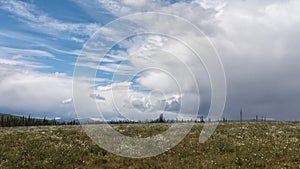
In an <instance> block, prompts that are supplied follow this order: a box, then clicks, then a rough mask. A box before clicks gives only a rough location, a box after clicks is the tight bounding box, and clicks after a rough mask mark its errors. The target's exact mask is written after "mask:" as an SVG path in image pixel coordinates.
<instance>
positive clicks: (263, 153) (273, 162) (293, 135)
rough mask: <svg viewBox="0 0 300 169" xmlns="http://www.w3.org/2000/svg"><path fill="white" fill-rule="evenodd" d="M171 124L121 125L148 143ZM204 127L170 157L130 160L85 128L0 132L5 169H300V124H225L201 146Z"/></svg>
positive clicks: (1, 163) (1, 164) (195, 130)
mask: <svg viewBox="0 0 300 169" xmlns="http://www.w3.org/2000/svg"><path fill="white" fill-rule="evenodd" d="M169 125H170V124H121V125H113V127H114V128H115V129H116V130H118V131H120V132H122V133H124V134H126V135H130V136H136V137H147V136H149V135H153V134H156V133H160V132H161V131H164V130H166V129H167V128H168V127H169ZM202 126H203V124H199V123H198V124H196V125H195V126H194V128H193V129H192V130H191V132H190V133H189V134H188V135H187V137H186V138H185V139H184V140H183V141H182V142H181V143H180V144H178V145H177V146H176V147H174V148H172V149H171V150H169V151H167V152H165V153H164V154H161V155H158V156H155V157H150V158H144V159H130V158H124V157H119V156H116V155H114V154H111V153H109V152H107V151H105V150H104V149H102V148H100V147H98V146H97V145H95V144H94V143H93V142H92V141H91V139H90V138H89V137H88V136H87V135H86V134H85V133H84V132H82V130H81V128H80V126H39V127H11V128H6V127H4V128H0V160H1V161H0V168H1V169H2V168H300V123H299V122H297V123H296V122H295V123H291V122H290V123H288V122H264V123H246V122H245V123H243V125H242V127H241V126H240V123H221V124H220V125H219V126H218V128H217V130H216V132H215V133H214V135H213V136H212V137H211V138H210V139H209V140H208V141H207V142H205V143H203V144H199V143H198V137H199V133H200V131H201V128H202Z"/></svg>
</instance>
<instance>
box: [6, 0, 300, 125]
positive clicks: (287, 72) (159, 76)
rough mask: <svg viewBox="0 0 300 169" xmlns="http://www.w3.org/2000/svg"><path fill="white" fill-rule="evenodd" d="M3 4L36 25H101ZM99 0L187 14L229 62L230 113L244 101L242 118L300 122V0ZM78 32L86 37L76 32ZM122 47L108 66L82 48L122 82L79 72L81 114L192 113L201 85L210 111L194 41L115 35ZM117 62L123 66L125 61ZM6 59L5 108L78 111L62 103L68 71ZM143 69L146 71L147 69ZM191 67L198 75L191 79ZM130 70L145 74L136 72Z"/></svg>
mask: <svg viewBox="0 0 300 169" xmlns="http://www.w3.org/2000/svg"><path fill="white" fill-rule="evenodd" d="M3 2H5V3H3V4H4V5H2V6H1V8H2V9H5V10H7V11H10V12H14V14H15V15H18V16H20V17H21V18H23V20H24V22H33V20H36V21H37V22H38V23H37V26H39V27H43V28H47V30H48V29H52V28H53V29H55V30H58V31H72V32H75V33H76V32H84V33H85V34H88V35H89V34H90V32H92V31H91V30H95V29H96V28H98V27H97V25H93V24H92V25H85V26H83V25H78V24H65V23H61V22H60V21H58V20H55V19H53V18H50V17H48V16H44V17H41V18H37V13H36V10H35V8H34V7H32V6H30V5H28V4H26V3H23V2H16V1H3ZM98 2H99V4H100V5H101V6H103V7H104V8H106V9H107V10H108V11H110V12H111V13H113V14H114V15H116V16H124V15H126V14H131V13H135V12H144V11H157V12H164V13H168V14H175V15H178V16H180V17H183V18H186V19H187V20H189V21H190V22H191V23H193V24H194V25H196V26H197V27H198V28H200V29H201V30H202V31H203V32H204V33H205V34H206V36H208V37H209V39H210V40H211V41H212V42H213V44H214V45H215V47H216V49H217V51H218V53H219V54H220V57H221V60H222V62H223V64H224V68H225V73H226V76H227V86H228V92H227V93H228V96H227V103H226V109H225V114H224V116H227V117H229V118H233V119H234V118H237V117H238V112H239V110H240V108H243V109H244V112H245V113H244V115H245V117H246V118H252V117H255V115H259V116H260V115H264V116H267V117H270V118H275V119H283V120H294V119H295V120H299V112H298V109H299V106H298V103H299V96H300V93H299V92H298V91H299V90H298V88H299V87H298V86H299V85H300V80H298V79H299V78H297V77H298V74H299V72H300V68H299V64H298V63H299V62H300V60H299V57H298V55H299V53H300V51H299V47H298V46H297V44H299V39H300V32H299V27H300V17H299V16H300V15H299V12H298V11H299V10H300V9H299V8H300V2H299V1H297V0H290V1H277V0H275V1H263V2H262V1H258V0H254V1H225V0H214V1H207V0H194V1H191V2H178V3H168V2H167V1H138V2H137V1H129V0H126V1H104V0H99V1H98ZM142 19H143V18H141V20H142ZM148 19H149V18H148ZM150 21H151V22H150V23H146V25H147V26H149V27H150V29H151V30H155V31H157V32H160V31H164V32H172V33H174V32H175V34H178V35H179V36H181V37H185V38H187V39H189V40H190V42H191V43H193V44H198V46H199V48H200V47H201V48H203V54H204V55H205V54H207V53H205V51H206V49H208V48H209V46H205V45H204V43H202V42H203V41H202V40H203V39H204V38H205V37H203V39H201V38H200V40H199V39H198V38H196V36H195V34H193V32H191V31H190V30H191V28H189V27H185V26H184V25H183V24H180V23H179V24H177V25H175V26H174V27H172V28H170V27H167V26H166V27H164V26H162V25H163V24H162V23H168V22H170V21H169V20H163V19H162V18H153V19H152V20H150ZM128 22H130V21H128ZM174 24H176V23H174ZM33 25H34V24H33ZM134 26H136V25H134ZM122 29H123V28H122ZM124 29H125V28H124ZM116 31H117V30H109V29H108V30H106V33H107V35H109V36H108V38H111V39H113V38H114V37H116V36H118V34H117V32H116ZM73 40H75V41H78V42H79V41H80V39H75V38H73ZM105 40H108V39H105ZM104 42H105V41H101V42H97V43H98V44H95V45H96V46H97V45H99V46H101V43H104ZM118 45H119V47H120V48H122V50H113V49H112V50H111V51H110V52H109V53H108V54H107V56H106V57H105V58H103V62H105V64H103V65H100V66H99V65H97V64H95V63H94V62H97V63H98V61H99V60H98V59H99V58H98V55H97V52H98V51H94V53H87V54H86V56H87V57H88V58H87V59H88V60H89V61H90V62H85V63H80V64H78V65H77V66H82V67H89V68H90V69H95V70H99V71H103V72H106V73H107V72H108V73H115V74H116V79H115V80H116V81H110V82H109V83H104V84H103V83H102V84H101V85H98V86H95V84H93V83H87V82H86V80H82V79H84V78H85V79H89V80H90V77H81V80H82V83H80V85H79V89H80V90H79V91H80V93H78V95H79V100H77V101H76V100H75V99H74V102H76V103H82V106H81V107H82V112H86V114H85V115H95V116H96V115H98V113H99V112H98V111H99V110H100V111H101V112H103V113H104V114H105V116H106V117H108V118H113V117H121V116H122V117H128V118H131V119H142V118H145V117H146V118H149V119H151V118H152V119H153V118H156V117H157V115H158V114H160V113H162V112H164V113H165V114H166V115H167V116H169V117H176V115H177V114H178V112H179V110H181V111H183V112H191V111H192V109H189V108H190V107H193V106H192V105H195V104H196V103H195V102H196V100H197V98H198V97H199V93H197V90H199V92H200V95H201V100H200V101H201V105H202V106H203V107H204V108H200V110H199V112H200V113H202V112H207V107H209V104H210V94H211V93H210V90H211V89H210V84H209V78H208V75H207V73H206V70H205V67H204V66H203V65H202V64H201V62H199V61H198V60H197V57H195V56H194V54H193V52H191V51H190V50H189V48H188V47H186V46H185V45H183V44H182V43H180V42H179V41H177V40H175V39H172V38H170V37H165V36H161V35H142V36H135V37H131V38H128V39H125V40H123V41H121V42H119V44H118ZM202 45H203V46H202ZM87 47H88V46H87ZM31 52H32V51H31ZM11 54H12V55H15V53H14V54H13V53H11ZM18 54H19V53H18ZM44 54H45V53H44ZM22 55H23V54H22ZM45 55H46V54H45ZM16 58H18V57H16ZM120 63H122V64H121V66H120V67H119V64H120ZM0 64H1V65H3V67H1V69H0V70H1V72H0V73H1V81H0V83H1V84H0V85H1V89H0V93H1V95H9V96H8V97H5V98H2V100H1V101H0V104H1V106H0V107H1V108H2V109H3V110H4V109H11V111H22V110H24V111H25V110H26V111H27V110H29V111H36V112H38V111H46V110H47V111H53V112H63V111H64V110H66V112H72V109H71V108H70V107H68V106H69V105H71V104H65V105H64V104H63V105H62V104H61V103H62V101H66V103H68V99H66V98H71V97H72V96H71V87H70V86H71V80H70V79H69V77H67V76H66V75H61V76H55V75H53V74H52V75H49V74H42V73H38V72H35V71H32V70H31V69H30V68H27V72H26V71H20V70H19V69H16V67H24V65H22V64H23V63H21V62H18V60H17V59H16V60H7V59H6V60H3V59H2V60H0ZM151 67H158V68H159V69H158V70H157V69H151ZM145 68H149V69H147V70H144V69H145ZM10 70H14V71H10ZM191 71H192V72H194V74H195V75H197V76H196V77H193V76H192V75H191ZM134 72H139V73H138V74H133V73H134ZM118 75H119V76H118ZM130 76H134V79H132V78H129V79H128V77H130ZM118 77H119V78H120V79H118ZM109 80H111V79H109ZM194 80H196V82H197V85H198V86H197V87H196V86H195V81H194ZM103 81H105V82H107V81H106V80H105V79H104V80H103V79H100V80H99V82H103ZM137 86H138V87H139V88H138V89H137ZM61 91H62V92H61ZM75 96H76V94H75ZM28 98H31V99H28ZM45 98H47V99H45ZM23 100H25V101H23ZM32 100H36V101H37V102H38V103H39V104H35V105H36V106H33V104H32V103H31V102H30V101H32ZM31 105H32V106H33V107H32V106H31ZM95 105H96V107H95ZM12 107H13V108H14V109H13V110H12ZM67 108H69V109H67ZM145 114H146V115H147V116H145Z"/></svg>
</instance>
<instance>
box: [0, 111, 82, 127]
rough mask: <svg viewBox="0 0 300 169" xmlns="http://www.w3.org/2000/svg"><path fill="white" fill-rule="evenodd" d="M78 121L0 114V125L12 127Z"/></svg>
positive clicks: (68, 123)
mask: <svg viewBox="0 0 300 169" xmlns="http://www.w3.org/2000/svg"><path fill="white" fill-rule="evenodd" d="M76 124H79V122H78V121H76V120H72V121H70V122H59V121H57V120H56V119H52V120H49V119H47V118H46V117H45V118H44V119H37V118H32V117H30V115H29V116H28V117H25V116H23V117H19V116H13V115H7V114H0V126H1V127H14V126H45V125H76Z"/></svg>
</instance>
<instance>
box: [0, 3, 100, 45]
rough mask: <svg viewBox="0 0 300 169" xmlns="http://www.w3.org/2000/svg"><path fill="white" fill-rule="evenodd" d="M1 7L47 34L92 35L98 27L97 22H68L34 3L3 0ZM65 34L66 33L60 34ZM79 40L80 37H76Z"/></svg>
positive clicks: (76, 40)
mask: <svg viewBox="0 0 300 169" xmlns="http://www.w3.org/2000/svg"><path fill="white" fill-rule="evenodd" d="M0 5H1V6H0V7H1V9H4V10H6V11H8V12H10V13H12V14H14V15H16V16H18V19H19V20H20V21H22V22H25V23H27V24H28V26H30V27H31V28H32V29H35V30H37V31H39V32H43V33H46V34H53V35H58V34H60V33H61V32H69V33H74V34H77V35H81V36H82V35H86V36H91V35H92V34H93V33H94V32H95V31H96V30H97V29H98V28H99V25H98V24H96V23H66V22H62V21H59V20H57V19H54V18H51V17H49V16H48V15H47V14H46V13H44V12H42V11H40V10H38V9H37V8H36V6H34V5H33V4H29V3H26V2H22V1H15V0H3V1H1V4H0ZM60 35H64V34H60ZM71 40H74V41H75V42H78V40H79V39H78V38H76V39H74V37H73V38H71Z"/></svg>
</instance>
